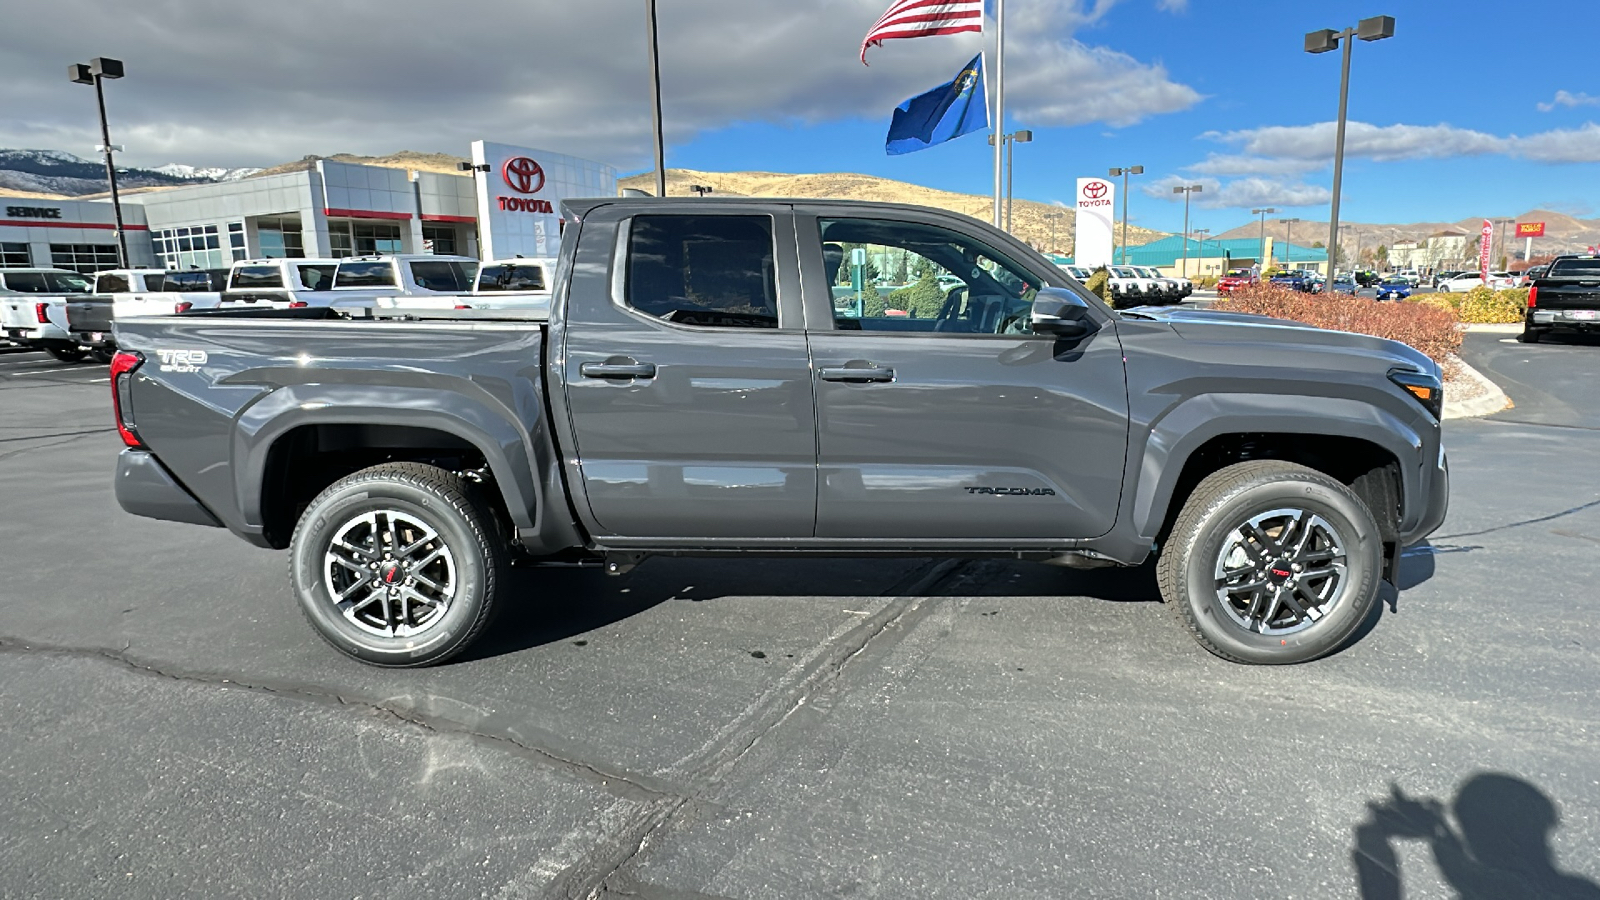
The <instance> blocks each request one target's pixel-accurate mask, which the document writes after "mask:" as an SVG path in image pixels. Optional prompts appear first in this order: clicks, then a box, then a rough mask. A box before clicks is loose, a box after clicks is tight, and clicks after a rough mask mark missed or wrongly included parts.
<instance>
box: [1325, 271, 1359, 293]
mask: <svg viewBox="0 0 1600 900" xmlns="http://www.w3.org/2000/svg"><path fill="white" fill-rule="evenodd" d="M1359 290H1361V285H1359V284H1357V283H1356V280H1355V279H1354V278H1352V277H1351V276H1349V275H1336V276H1334V279H1333V281H1331V282H1329V284H1328V293H1330V294H1350V295H1352V296H1354V295H1355V294H1356V292H1357V291H1359Z"/></svg>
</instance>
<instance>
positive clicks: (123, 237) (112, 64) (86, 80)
mask: <svg viewBox="0 0 1600 900" xmlns="http://www.w3.org/2000/svg"><path fill="white" fill-rule="evenodd" d="M67 77H68V78H69V79H71V80H72V82H73V83H74V84H92V85H94V97H95V100H96V101H98V102H99V104H100V142H101V143H100V152H102V153H104V154H105V155H106V181H108V182H110V183H111V214H112V215H113V216H115V217H116V220H117V260H118V265H119V266H121V267H122V268H124V269H126V268H128V266H129V265H130V264H131V263H130V261H129V258H128V234H127V232H126V231H124V230H123V227H122V198H121V197H120V196H119V195H118V194H117V165H116V163H115V162H114V161H113V160H112V158H111V154H112V152H113V149H114V148H113V147H112V146H111V126H110V125H109V124H107V123H106V92H105V88H104V87H103V86H102V85H101V82H102V81H103V80H105V79H107V78H121V77H122V60H120V59H112V58H110V57H109V56H96V57H95V58H94V59H91V60H89V63H88V65H84V64H83V63H73V64H72V65H70V66H68V67H67Z"/></svg>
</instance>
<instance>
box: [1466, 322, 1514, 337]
mask: <svg viewBox="0 0 1600 900" xmlns="http://www.w3.org/2000/svg"><path fill="white" fill-rule="evenodd" d="M1459 327H1460V328H1461V330H1462V331H1465V332H1467V333H1469V334H1471V333H1475V332H1481V333H1485V334H1521V333H1522V323H1521V322H1513V323H1511V324H1509V325H1461V326H1459Z"/></svg>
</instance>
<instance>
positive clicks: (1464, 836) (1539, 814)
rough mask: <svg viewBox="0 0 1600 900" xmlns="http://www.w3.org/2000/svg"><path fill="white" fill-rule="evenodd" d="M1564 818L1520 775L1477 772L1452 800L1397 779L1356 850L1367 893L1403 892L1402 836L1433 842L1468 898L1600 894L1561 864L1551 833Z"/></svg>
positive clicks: (1440, 862)
mask: <svg viewBox="0 0 1600 900" xmlns="http://www.w3.org/2000/svg"><path fill="white" fill-rule="evenodd" d="M1452 819H1454V822H1453V823H1452V821H1451V820H1452ZM1559 823H1560V814H1559V812H1558V811H1557V809H1556V805H1555V802H1554V801H1553V800H1551V799H1550V798H1549V797H1547V796H1545V794H1544V792H1542V791H1540V790H1539V789H1538V788H1537V787H1534V786H1533V785H1531V784H1529V783H1528V782H1526V781H1524V780H1522V779H1521V778H1517V777H1516V776H1514V775H1507V774H1504V773H1500V772H1480V773H1478V774H1476V775H1473V776H1472V777H1471V778H1469V779H1467V781H1466V783H1465V784H1463V785H1462V786H1461V787H1460V789H1459V790H1457V791H1456V796H1455V800H1454V801H1453V802H1451V803H1450V805H1449V806H1448V807H1447V806H1446V805H1445V804H1444V803H1443V802H1441V801H1439V800H1437V799H1434V798H1432V797H1425V798H1420V799H1419V798H1413V797H1408V796H1406V795H1405V794H1404V793H1403V792H1402V791H1401V790H1400V788H1399V787H1398V786H1397V785H1394V784H1390V786H1389V797H1387V798H1386V799H1384V800H1382V801H1376V802H1369V803H1368V804H1367V818H1366V820H1365V821H1363V822H1362V823H1361V824H1360V825H1358V826H1356V830H1355V838H1356V840H1355V847H1354V848H1353V849H1352V850H1351V851H1350V856H1351V860H1352V862H1354V864H1355V869H1356V881H1357V883H1358V885H1359V886H1360V889H1361V897H1362V900H1400V898H1401V897H1403V896H1404V891H1403V888H1402V882H1401V873H1400V856H1399V853H1398V851H1397V848H1396V844H1397V842H1398V841H1402V840H1412V841H1421V842H1424V843H1426V844H1427V845H1428V848H1429V849H1430V850H1431V851H1432V853H1433V859H1434V863H1435V865H1437V866H1438V867H1439V874H1440V875H1441V876H1442V877H1443V879H1444V881H1445V882H1446V883H1447V884H1449V885H1450V887H1452V888H1454V889H1455V891H1456V894H1457V896H1458V897H1461V898H1463V900H1516V898H1524V897H1525V898H1529V900H1532V898H1541V900H1600V885H1597V884H1596V883H1595V882H1593V881H1591V880H1589V879H1588V878H1585V877H1583V876H1581V875H1573V874H1569V873H1566V872H1562V871H1561V870H1560V869H1558V868H1557V867H1556V864H1555V859H1554V855H1555V854H1554V851H1553V850H1552V849H1551V847H1550V836H1551V834H1552V832H1554V831H1555V829H1556V827H1557V825H1558V824H1559Z"/></svg>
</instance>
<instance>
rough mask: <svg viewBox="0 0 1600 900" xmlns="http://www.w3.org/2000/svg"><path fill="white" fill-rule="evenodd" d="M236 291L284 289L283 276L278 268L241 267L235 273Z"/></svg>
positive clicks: (234, 283) (234, 284)
mask: <svg viewBox="0 0 1600 900" xmlns="http://www.w3.org/2000/svg"><path fill="white" fill-rule="evenodd" d="M233 287H234V288H236V289H244V290H250V289H257V290H259V289H261V288H281V287H283V275H282V274H281V273H279V272H278V267H277V266H240V267H239V268H238V269H235V270H234V272H233Z"/></svg>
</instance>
